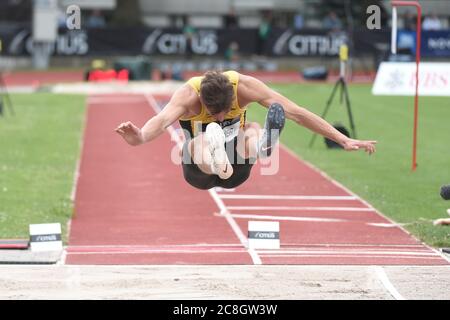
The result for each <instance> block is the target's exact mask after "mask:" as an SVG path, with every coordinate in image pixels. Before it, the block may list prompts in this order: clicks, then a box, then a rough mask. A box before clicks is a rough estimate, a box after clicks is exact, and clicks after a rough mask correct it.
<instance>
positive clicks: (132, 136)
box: [115, 121, 144, 146]
mask: <svg viewBox="0 0 450 320" xmlns="http://www.w3.org/2000/svg"><path fill="white" fill-rule="evenodd" d="M115 131H116V132H117V133H118V134H120V135H121V136H122V138H124V139H125V141H126V142H128V144H130V145H132V146H137V145H139V144H141V143H143V142H144V139H143V138H142V133H141V129H139V128H138V127H136V126H135V125H134V124H133V123H132V122H130V121H127V122H123V123H121V124H119V125H118V126H117V128H116V129H115Z"/></svg>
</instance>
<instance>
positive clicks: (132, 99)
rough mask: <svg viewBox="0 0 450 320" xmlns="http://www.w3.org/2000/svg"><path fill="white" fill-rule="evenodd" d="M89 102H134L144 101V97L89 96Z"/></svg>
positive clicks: (107, 103) (106, 103)
mask: <svg viewBox="0 0 450 320" xmlns="http://www.w3.org/2000/svg"><path fill="white" fill-rule="evenodd" d="M87 102H88V104H105V105H110V104H119V103H120V104H132V103H143V102H145V100H144V99H142V98H141V97H129V98H124V97H110V96H109V97H95V98H94V97H89V98H88V100H87Z"/></svg>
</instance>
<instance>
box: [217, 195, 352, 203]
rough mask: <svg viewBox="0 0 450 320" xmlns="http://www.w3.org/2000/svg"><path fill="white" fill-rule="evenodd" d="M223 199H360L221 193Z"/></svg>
mask: <svg viewBox="0 0 450 320" xmlns="http://www.w3.org/2000/svg"><path fill="white" fill-rule="evenodd" d="M219 197H220V198H221V199H255V200H336V201H344V200H358V198H356V197H355V196H300V195H258V194H220V195H219Z"/></svg>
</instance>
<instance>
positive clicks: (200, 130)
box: [116, 71, 376, 189]
mask: <svg viewBox="0 0 450 320" xmlns="http://www.w3.org/2000/svg"><path fill="white" fill-rule="evenodd" d="M252 102H257V103H259V104H260V105H262V106H264V107H266V108H268V112H267V116H266V121H265V125H264V130H260V126H259V125H258V124H257V123H246V109H247V107H248V105H249V104H250V103H252ZM285 117H287V118H288V119H291V120H293V121H295V122H296V123H298V124H299V125H302V126H304V127H306V128H308V129H310V130H312V131H313V132H315V133H318V134H320V135H323V136H324V137H327V138H328V139H330V140H333V141H335V142H337V143H338V144H340V145H341V146H342V147H343V148H344V149H345V150H349V151H351V150H358V149H364V150H365V151H366V152H368V153H369V154H372V153H373V152H375V144H376V141H361V140H355V139H351V138H349V137H347V136H345V135H344V134H342V133H340V132H339V131H338V130H336V129H335V128H334V127H333V126H332V125H330V124H329V123H328V122H326V121H325V120H324V119H322V118H321V117H319V116H317V115H315V114H314V113H312V112H310V111H308V110H306V109H305V108H302V107H300V106H298V105H296V104H295V103H294V102H292V101H290V100H289V99H288V98H286V97H284V96H282V95H281V94H279V93H277V92H276V91H274V90H272V89H270V88H269V87H268V86H267V85H265V84H264V83H263V82H261V81H260V80H258V79H256V78H254V77H251V76H246V75H243V74H240V73H238V72H236V71H227V72H223V73H222V72H217V71H208V72H206V73H205V74H204V75H203V76H201V77H193V78H191V79H189V80H188V81H187V82H186V83H185V84H184V85H183V86H182V87H180V88H179V89H178V90H177V91H176V92H175V93H174V94H173V96H172V97H171V99H170V101H169V102H168V104H167V105H166V106H165V107H164V109H163V110H162V111H161V112H159V113H158V114H157V115H155V116H154V117H152V118H151V119H149V120H148V121H147V122H146V123H145V125H144V126H143V127H142V128H141V129H139V128H138V127H137V126H135V125H134V124H133V123H131V122H129V121H128V122H124V123H121V124H120V125H119V126H118V127H117V128H116V132H117V133H118V134H120V135H121V136H122V137H123V138H124V139H125V141H126V142H128V143H129V144H130V145H132V146H137V145H140V144H143V143H146V142H149V141H152V140H153V139H155V138H156V137H158V136H159V135H161V134H162V133H163V132H164V131H165V129H166V128H167V127H168V126H170V125H171V124H172V123H174V122H175V121H177V120H178V121H179V122H180V125H181V127H182V128H183V129H184V132H185V136H186V141H185V142H184V145H183V150H182V159H183V161H182V167H183V174H184V178H185V179H186V181H187V182H188V183H189V184H190V185H192V186H194V187H196V188H198V189H210V188H213V187H223V188H235V187H237V186H239V185H240V184H242V183H243V182H244V181H245V180H247V178H248V177H249V175H250V171H251V168H252V165H253V164H254V162H255V160H256V159H258V158H265V157H269V156H270V155H271V153H272V149H273V148H274V147H275V145H276V143H277V141H278V137H279V134H280V133H281V130H282V129H283V127H284V123H285Z"/></svg>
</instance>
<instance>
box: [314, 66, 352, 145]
mask: <svg viewBox="0 0 450 320" xmlns="http://www.w3.org/2000/svg"><path fill="white" fill-rule="evenodd" d="M344 68H345V64H344V63H342V64H341V75H340V76H339V79H338V80H337V81H336V84H335V85H334V88H333V91H332V92H331V95H330V97H329V98H328V101H327V104H326V106H325V110H324V111H323V113H322V115H321V117H322V118H323V119H325V117H326V115H327V113H328V111H329V109H330V106H331V103H332V102H333V98H334V95H335V94H336V92H337V91H338V89H340V97H341V99H340V100H341V104H342V101H343V100H345V106H346V109H347V114H348V118H349V121H350V128H351V135H350V137H351V138H354V139H355V138H356V130H355V123H354V122H353V115H352V108H351V105H350V97H349V95H348V88H347V82H346V81H345V72H344ZM316 137H317V134H316V133H314V134H313V136H312V138H311V141H310V142H309V147H310V148H311V147H312V146H313V144H314V141H315V140H316Z"/></svg>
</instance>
